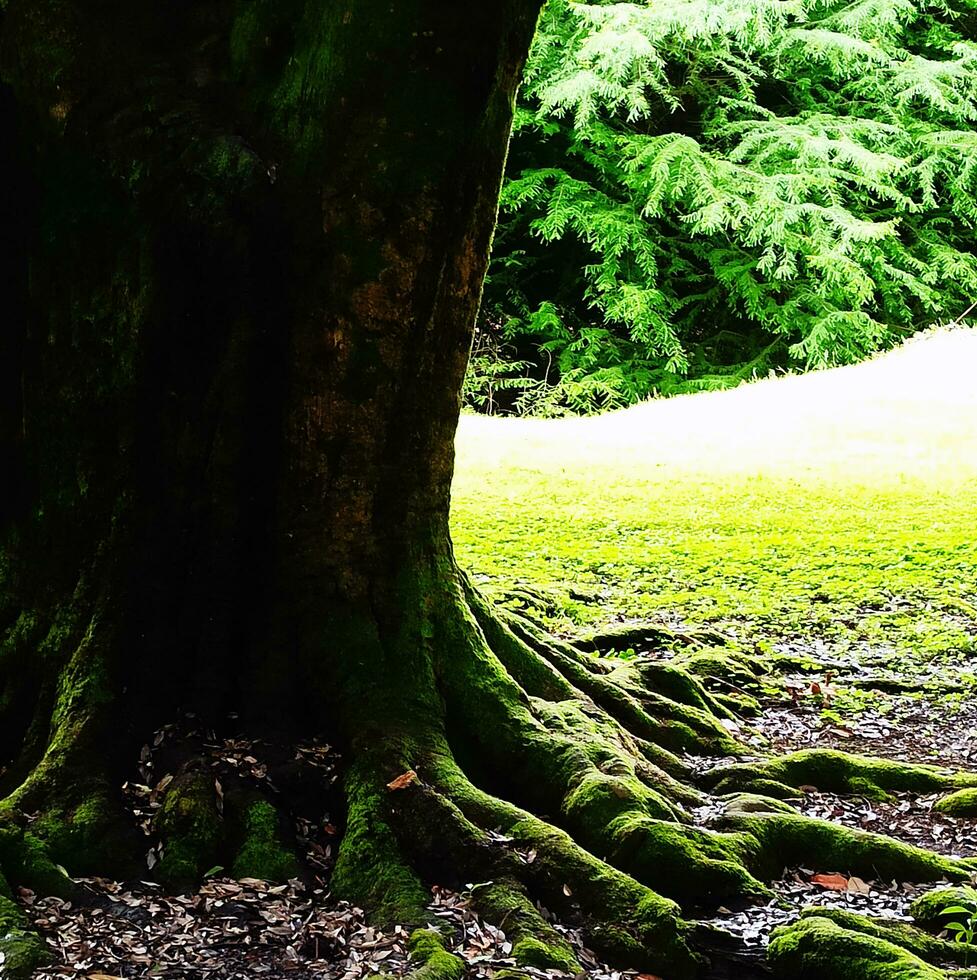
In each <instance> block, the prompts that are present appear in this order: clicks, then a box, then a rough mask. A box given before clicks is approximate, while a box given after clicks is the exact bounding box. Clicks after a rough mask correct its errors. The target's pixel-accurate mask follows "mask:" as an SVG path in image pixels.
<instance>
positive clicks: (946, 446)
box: [0, 330, 977, 980]
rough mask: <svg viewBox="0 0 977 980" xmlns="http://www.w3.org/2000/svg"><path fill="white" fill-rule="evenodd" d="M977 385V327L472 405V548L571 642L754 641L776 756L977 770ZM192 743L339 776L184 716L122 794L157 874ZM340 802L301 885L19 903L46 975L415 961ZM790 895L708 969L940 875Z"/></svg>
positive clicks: (266, 972) (758, 968)
mask: <svg viewBox="0 0 977 980" xmlns="http://www.w3.org/2000/svg"><path fill="white" fill-rule="evenodd" d="M975 378H977V331H974V330H958V331H953V332H946V333H939V334H935V335H931V336H929V337H927V338H924V339H920V340H917V341H914V342H911V343H909V344H907V345H906V346H904V347H903V348H901V349H899V350H897V351H895V352H893V353H891V354H889V355H887V356H885V357H881V358H879V359H877V360H874V361H871V362H869V363H866V364H863V365H860V366H857V367H851V368H844V369H839V370H835V371H826V372H821V373H816V374H811V375H806V376H802V377H788V378H780V379H774V380H766V381H760V382H757V383H754V384H751V385H748V386H745V387H742V388H739V389H736V390H735V391H731V392H723V393H715V394H706V395H694V396H686V397H682V398H676V399H672V400H669V401H656V402H651V403H648V404H645V405H641V406H638V407H635V408H633V409H630V410H628V411H625V412H619V413H613V414H609V415H606V416H603V417H599V418H594V419H577V420H560V421H534V420H497V419H486V418H474V417H466V418H465V419H463V423H462V427H461V431H460V434H459V440H458V474H457V479H456V484H455V494H454V524H455V527H454V535H455V540H456V547H457V553H458V557H459V559H460V560H461V562H462V564H463V565H464V566H466V567H468V568H469V569H470V570H471V571H472V573H473V575H474V577H475V579H476V581H477V583H478V584H479V585H480V587H481V588H483V589H484V590H486V591H487V592H489V593H490V594H492V595H493V596H494V597H495V599H496V601H498V602H501V603H504V604H507V605H514V606H517V607H519V608H521V609H522V610H523V611H524V612H526V613H527V614H528V615H529V616H531V617H533V618H536V619H537V620H539V621H540V622H542V623H543V624H545V625H546V626H547V627H548V628H549V629H551V630H554V631H556V632H558V633H561V634H564V635H566V636H580V635H581V634H586V633H588V632H590V631H594V630H598V629H600V630H604V629H606V628H607V627H608V626H611V627H613V626H614V625H627V624H632V623H638V622H641V623H647V622H651V623H659V624H662V625H664V626H666V627H669V628H671V629H675V630H679V631H682V630H702V629H708V630H710V631H712V632H714V633H716V634H717V636H718V637H719V639H718V640H717V642H718V643H720V644H725V645H729V646H734V647H736V648H738V649H740V650H743V651H744V652H747V653H749V654H750V655H752V656H754V657H755V658H756V659H757V661H758V662H759V663H760V664H761V667H762V669H761V671H760V672H759V673H758V674H757V675H756V676H752V677H748V678H746V679H740V678H736V679H734V681H735V686H739V685H746V686H747V687H748V691H749V693H750V694H752V695H753V696H755V697H756V698H757V699H758V700H759V701H760V704H761V707H762V711H761V712H760V713H759V714H758V715H757V716H755V717H752V718H745V719H743V721H742V722H741V723H731V724H732V725H733V726H734V727H735V729H736V734H737V735H738V737H739V738H741V739H742V740H744V741H746V742H747V744H751V745H755V746H756V748H757V752H758V754H760V753H763V752H780V751H789V750H793V749H798V748H807V747H812V746H817V747H836V748H843V749H845V750H848V751H853V752H866V753H871V754H874V755H879V756H883V757H888V758H893V759H901V760H913V761H931V762H938V763H942V764H945V765H948V766H952V767H954V768H964V769H967V768H969V769H975V768H977V698H975V696H974V695H975V686H977V534H975V529H977V382H975V380H974V379H975ZM616 653H617V655H619V656H624V657H631V656H653V657H658V658H671V657H677V658H679V659H681V658H682V657H684V656H686V655H687V654H688V649H687V648H684V647H683V645H682V643H680V642H676V643H675V644H669V643H667V642H666V643H664V644H663V643H662V642H661V639H660V636H656V637H652V636H651V635H650V634H649V639H648V640H647V642H646V641H645V640H644V639H643V638H642V635H641V633H640V631H638V633H636V634H634V635H632V636H631V637H630V638H629V640H628V641H627V643H622V644H621V649H619V650H617V651H616ZM707 683H714V684H715V685H716V686H717V690H724V685H725V686H726V688H728V687H729V685H730V683H731V682H730V680H729V678H723V677H717V678H715V679H714V680H713V681H707ZM190 743H192V745H193V748H192V751H193V752H194V753H196V754H197V755H199V756H200V757H201V758H203V759H204V760H205V764H207V765H209V766H211V768H212V769H213V772H214V778H215V781H216V784H217V785H218V786H219V785H220V783H221V781H222V780H225V781H226V779H228V778H232V774H233V775H236V776H241V775H244V776H245V777H246V778H247V779H250V780H252V781H253V782H254V783H256V784H257V785H260V786H262V787H264V788H265V789H266V791H268V792H270V793H274V787H275V782H276V780H277V779H278V772H277V767H279V766H286V765H289V764H294V761H295V760H299V761H300V762H301V764H302V765H304V766H307V767H309V768H310V771H311V772H312V776H313V778H316V779H319V780H324V781H327V782H331V781H334V780H335V779H336V774H337V772H338V769H339V766H340V762H339V761H338V760H337V759H336V757H335V754H334V753H333V752H332V750H331V749H330V748H329V747H328V746H326V745H322V744H319V745H317V744H307V745H302V746H282V745H275V744H272V743H270V742H267V741H262V740H261V739H259V738H254V737H245V736H243V735H242V734H240V733H235V732H234V730H233V722H232V723H231V725H230V727H229V728H228V730H227V731H226V732H221V733H217V732H212V731H203V730H198V729H197V728H196V727H195V721H194V719H192V718H190V719H184V720H183V721H182V722H181V723H179V724H177V725H174V726H168V728H167V729H164V730H162V731H161V732H159V733H157V736H156V738H154V739H153V740H152V741H151V744H149V745H147V746H146V747H145V748H144V750H143V752H142V754H141V756H140V758H139V759H134V760H133V772H132V778H131V780H130V782H129V783H128V784H127V786H126V793H127V796H128V799H129V802H130V806H131V808H132V811H133V818H134V820H135V821H136V822H137V823H139V824H141V825H142V826H143V827H144V828H145V830H146V833H147V838H146V847H147V866H148V867H149V868H151V867H152V865H153V864H154V863H155V861H156V860H157V859H158V854H157V853H156V848H157V847H158V843H157V842H156V841H155V839H154V837H153V832H152V816H153V813H154V810H155V809H156V808H158V806H159V796H160V789H159V788H160V786H161V785H164V784H165V782H166V779H167V774H168V773H169V771H170V770H171V769H172V765H173V759H174V758H175V757H176V755H177V754H178V752H179V751H186V747H187V745H188V744H190ZM716 761H719V760H715V759H711V760H702V764H703V765H711V764H714V763H715V762H716ZM805 791H806V795H805V797H804V798H803V799H802V800H801V801H800V803H799V807H800V809H802V810H803V811H804V812H806V813H809V814H811V815H815V816H820V817H825V818H827V819H829V820H832V821H835V822H838V823H841V824H844V825H846V826H852V827H862V828H865V829H869V830H884V832H886V833H888V834H890V835H892V836H895V837H897V838H899V839H901V840H905V841H908V842H911V843H916V844H920V845H922V846H925V847H929V848H931V849H934V850H937V851H940V852H941V853H944V854H951V855H960V856H973V855H977V820H971V819H963V818H952V817H949V816H946V815H943V814H939V813H937V812H935V811H933V810H932V804H933V802H934V800H935V797H928V796H923V795H919V794H895V795H894V796H893V798H891V799H889V800H887V801H879V800H868V799H864V798H861V797H857V796H838V795H834V794H829V793H824V792H820V791H818V789H817V788H816V787H813V786H812V787H805ZM338 805H339V804H338V801H337V806H338ZM335 816H336V815H335V814H330V813H323V814H318V815H316V819H315V820H312V821H309V820H305V821H300V822H299V824H298V826H297V840H298V843H299V844H300V845H301V847H302V849H303V850H304V852H305V857H306V864H307V869H308V874H307V875H306V877H305V878H304V879H302V880H298V879H295V880H293V881H292V882H290V883H289V884H288V885H278V886H272V885H269V884H267V883H263V882H260V881H257V880H249V879H245V880H244V881H241V882H234V881H231V880H230V879H228V878H226V877H223V869H221V868H214V869H212V873H211V874H210V875H209V876H208V880H207V881H206V882H205V883H204V885H203V886H202V887H201V888H200V889H199V890H198V891H197V892H195V893H193V894H187V895H175V896H174V895H167V894H165V893H164V892H163V891H162V890H161V889H160V888H159V887H158V886H156V885H153V884H151V883H147V882H127V883H119V882H112V881H107V880H104V879H88V880H85V881H83V882H82V890H83V895H84V898H83V899H82V900H80V901H75V902H73V903H66V902H63V901H61V900H58V899H52V898H44V897H42V896H34V895H32V894H30V893H23V892H22V894H21V896H20V897H21V899H22V901H23V902H24V904H25V905H26V906H27V907H28V909H29V910H30V912H31V916H32V919H33V920H34V922H35V924H36V926H37V927H38V928H39V929H40V930H41V932H42V934H43V935H44V936H45V938H46V939H47V941H48V943H49V945H50V947H51V949H52V952H53V954H54V959H53V962H52V963H51V964H50V966H48V967H45V968H44V969H42V970H40V971H38V972H37V973H36V974H35V976H36V977H37V980H55V978H65V977H87V978H89V980H113V978H121V977H125V978H132V977H166V978H179V980H238V978H240V980H243V978H271V980H277V978H280V977H291V978H295V980H304V978H312V977H328V978H336V980H364V978H369V977H371V976H374V975H376V974H377V973H379V972H383V973H386V974H391V975H394V976H401V975H403V974H404V973H405V972H407V970H408V968H409V967H408V956H407V938H408V937H407V934H406V932H405V931H404V930H392V931H388V932H386V933H384V932H380V931H378V930H376V929H373V928H372V927H371V926H369V925H368V924H367V923H366V922H365V921H364V918H363V915H362V913H361V912H359V910H357V909H355V908H352V907H350V906H348V905H345V904H342V903H337V902H335V901H334V900H332V899H331V898H329V896H328V874H329V870H330V867H331V863H332V859H333V857H334V848H335V844H336V840H335V835H336V833H337V831H336V829H335V827H334V826H333V823H332V820H333V819H334V818H335ZM696 817H697V819H701V821H702V822H704V823H706V822H708V819H709V814H708V813H702V814H696ZM337 822H338V821H337ZM472 884H475V883H472ZM775 890H776V892H777V894H778V899H779V901H773V902H770V903H769V904H767V905H759V906H758V905H752V906H746V905H744V906H742V907H735V908H721V909H719V910H717V911H716V912H715V915H714V917H713V918H711V919H710V922H711V923H712V924H714V925H718V926H720V927H721V928H723V929H724V930H726V931H727V932H729V933H731V934H732V935H733V937H734V941H733V943H732V945H731V946H730V950H729V952H730V956H728V957H726V958H724V959H722V960H720V961H719V965H718V966H717V970H716V972H715V973H714V974H712V976H714V977H716V978H721V977H729V978H734V977H735V978H738V980H746V978H753V977H759V976H763V975H764V973H763V971H764V967H763V948H764V946H765V943H766V941H767V938H768V936H769V933H770V931H771V929H772V928H773V927H774V926H775V925H778V924H781V923H783V922H786V921H790V920H791V919H793V918H795V917H796V914H797V910H798V909H799V908H801V907H803V906H805V905H810V904H814V903H817V904H821V905H824V904H833V905H840V906H843V907H845V908H848V909H851V910H854V911H863V912H868V913H870V914H872V915H879V916H885V917H896V918H899V917H902V916H904V914H905V911H906V908H907V906H908V904H909V902H910V901H911V899H912V897H913V896H914V895H915V894H916V893H917V891H918V890H919V889H917V888H916V887H914V886H911V885H907V884H904V883H902V882H898V881H895V882H893V881H881V880H879V881H876V880H867V881H864V880H862V879H860V878H855V877H851V876H849V875H848V874H846V873H845V869H843V868H785V869H784V873H783V876H782V878H781V880H780V881H779V882H777V883H775ZM431 908H432V912H433V913H434V915H436V916H437V917H439V918H440V919H442V920H444V922H445V924H446V925H448V926H450V927H452V929H451V934H452V936H453V938H452V940H451V945H452V948H453V949H454V950H455V951H456V952H458V953H459V954H460V955H462V956H463V957H464V958H465V960H466V961H467V964H468V970H467V977H468V980H483V978H484V980H488V978H491V977H492V976H493V974H494V973H495V972H497V971H498V970H500V969H506V968H509V969H511V967H512V965H513V960H512V959H511V956H510V954H511V950H512V947H511V944H510V943H508V941H507V939H506V937H505V935H504V933H503V932H501V931H500V930H498V929H495V928H493V927H492V926H491V925H488V924H486V923H484V922H482V921H481V920H479V919H478V918H477V917H476V916H475V915H473V914H472V912H471V911H470V910H469V909H468V907H467V900H466V894H465V893H464V892H461V893H454V892H450V891H447V890H437V889H436V890H434V891H433V892H432V907H431ZM556 925H557V928H559V929H561V930H563V931H564V932H565V934H566V935H567V938H568V939H569V941H570V942H571V944H572V945H573V946H574V948H575V950H576V952H577V956H578V959H579V960H580V962H581V963H582V964H583V965H584V966H585V969H586V973H587V975H588V976H590V977H593V978H595V980H622V978H623V980H631V978H635V977H636V976H638V977H643V980H649V978H648V975H636V974H634V973H630V974H629V973H620V972H617V971H614V970H612V969H611V968H609V967H607V966H606V965H603V964H602V963H601V962H600V961H599V960H598V958H597V957H595V956H594V955H593V954H591V953H590V952H589V951H588V950H587V949H586V947H585V945H584V943H583V940H582V938H581V936H580V935H579V934H578V933H577V932H575V931H574V930H573V929H571V928H568V927H565V926H563V925H561V924H560V923H556ZM523 972H524V973H525V975H526V976H527V977H529V978H531V980H543V978H552V980H555V978H557V977H560V976H562V975H561V974H558V973H556V972H554V971H550V972H549V973H547V972H546V971H542V970H531V969H530V970H525V971H523ZM0 974H2V964H0Z"/></svg>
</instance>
